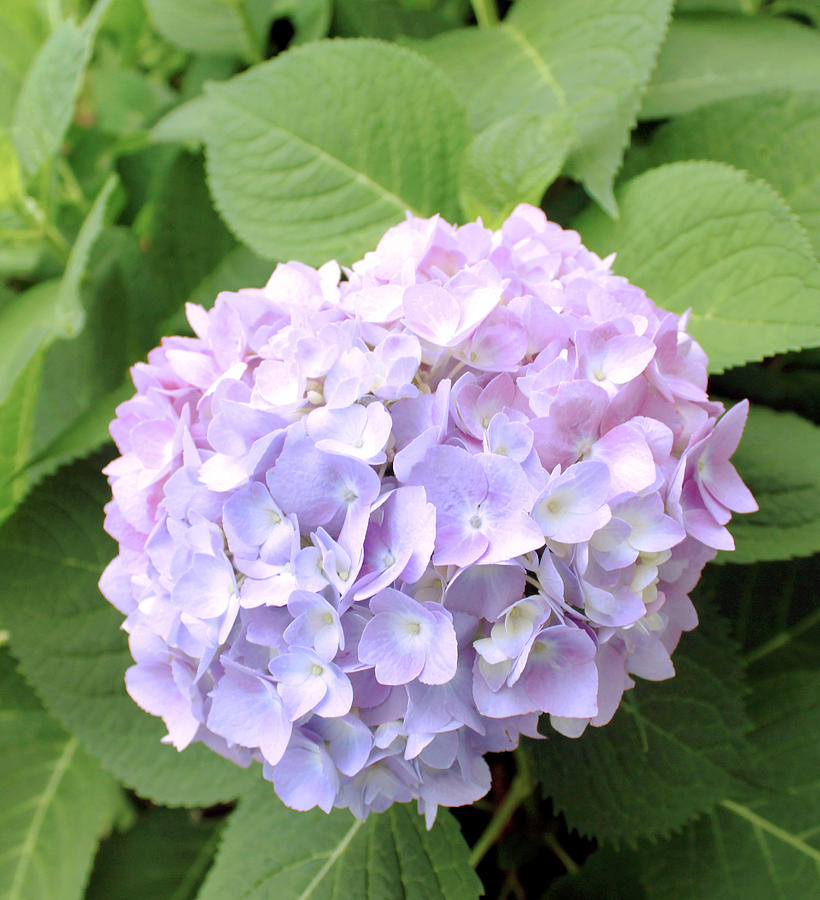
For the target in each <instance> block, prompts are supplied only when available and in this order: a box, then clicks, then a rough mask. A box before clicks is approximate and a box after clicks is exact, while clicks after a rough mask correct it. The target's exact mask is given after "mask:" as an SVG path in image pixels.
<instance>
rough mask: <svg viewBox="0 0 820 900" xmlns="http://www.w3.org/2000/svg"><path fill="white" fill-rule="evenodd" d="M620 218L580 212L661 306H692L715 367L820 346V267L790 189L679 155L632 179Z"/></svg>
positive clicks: (621, 268) (625, 271)
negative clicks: (789, 201) (787, 196)
mask: <svg viewBox="0 0 820 900" xmlns="http://www.w3.org/2000/svg"><path fill="white" fill-rule="evenodd" d="M618 203H619V206H620V210H621V216H620V219H619V220H618V221H617V222H613V221H612V220H610V219H609V218H607V217H606V216H605V215H603V214H602V213H601V212H600V211H599V210H595V209H590V210H589V211H587V212H586V213H582V214H581V216H580V217H579V218H577V219H576V220H575V222H574V223H573V226H574V227H575V228H577V229H578V230H579V231H580V232H581V236H582V238H583V240H584V242H585V243H586V244H587V245H588V246H590V247H591V248H592V249H593V250H595V251H596V252H598V253H600V254H601V255H602V256H603V255H606V254H609V253H612V252H613V251H616V252H617V254H618V256H617V259H616V261H615V271H616V272H617V273H618V274H620V275H626V276H627V277H628V278H629V279H630V281H632V282H633V283H635V284H637V285H639V286H640V287H642V288H643V289H644V290H645V291H646V292H647V294H649V296H650V297H652V299H653V300H654V301H655V302H656V303H657V304H658V305H659V306H661V307H663V308H665V309H669V310H672V311H673V312H677V313H682V312H684V311H685V310H687V309H690V308H691V310H692V315H691V319H690V323H691V332H692V334H693V335H694V336H695V337H696V338H697V340H698V341H699V342H700V343H701V344H702V346H703V349H704V350H705V351H706V353H707V354H708V355H709V365H710V371H712V372H720V371H722V370H723V369H725V368H728V367H730V366H734V365H738V364H740V363H743V362H747V361H750V360H757V359H761V358H763V357H765V356H771V355H773V354H775V353H779V352H782V351H784V350H790V349H796V348H799V347H816V346H818V345H820V267H818V264H817V260H816V259H815V258H814V254H813V252H812V248H811V245H810V244H809V241H808V239H807V237H806V234H805V232H804V231H803V230H802V229H801V228H800V226H799V225H798V224H797V222H796V221H795V219H794V216H793V214H792V213H791V212H790V211H789V209H788V208H787V207H786V205H785V203H784V202H783V200H782V198H781V197H779V196H778V194H777V193H776V192H775V191H774V190H773V189H772V188H770V187H769V186H768V185H767V184H765V183H763V182H760V181H754V180H752V179H750V178H749V176H748V175H746V174H744V173H742V172H738V171H736V170H734V169H732V168H730V167H729V166H726V165H723V164H722V163H713V162H691V163H674V164H672V165H668V166H661V167H660V168H657V169H652V170H650V171H649V172H645V173H644V174H643V175H639V176H638V177H637V178H633V179H632V180H631V181H628V182H627V183H626V184H625V185H623V187H622V188H621V189H620V190H619V192H618Z"/></svg>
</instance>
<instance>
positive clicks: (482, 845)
mask: <svg viewBox="0 0 820 900" xmlns="http://www.w3.org/2000/svg"><path fill="white" fill-rule="evenodd" d="M515 759H516V763H517V765H518V771H517V772H516V775H515V778H513V781H512V784H511V785H510V789H509V790H508V791H507V794H506V796H505V797H504V799H503V800H502V801H501V805H500V806H499V807H498V809H496V811H495V812H494V813H493V817H492V818H491V819H490V822H489V824H488V825H487V827H486V828H485V829H484V831H483V832H482V833H481V837H479V839H478V840H477V841H476V843H475V845H474V846H473V849H472V850H471V851H470V865H471V866H472V867H473V868H476V866H477V865H478V864H479V863H480V862H481V860H482V859H484V856H485V855H486V853H487V851H488V850H489V849H490V847H492V845H493V844H494V843H495V842H496V841H497V840H498V838H499V837H500V836H501V834H502V832H503V831H504V829H505V828H506V827H507V825H508V823H509V821H510V819H512V817H513V816H514V815H515V811H516V810H517V809H518V807H519V806H520V805H521V804H522V803H523V802H524V801H525V800H526V799H527V797H529V796H530V794H531V793H532V789H533V778H532V770H531V769H530V761H529V759H528V758H527V755H526V753H524V752H523V750H521V749H520V748H519V750H517V751H516V754H515Z"/></svg>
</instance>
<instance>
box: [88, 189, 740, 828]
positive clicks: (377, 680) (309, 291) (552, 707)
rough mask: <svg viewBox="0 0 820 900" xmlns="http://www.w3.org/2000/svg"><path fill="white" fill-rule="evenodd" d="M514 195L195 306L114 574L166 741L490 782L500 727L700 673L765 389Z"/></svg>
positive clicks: (376, 797) (414, 781)
mask: <svg viewBox="0 0 820 900" xmlns="http://www.w3.org/2000/svg"><path fill="white" fill-rule="evenodd" d="M610 264H611V260H603V261H602V260H601V259H599V258H598V257H597V256H596V255H595V254H594V253H591V252H590V251H588V250H587V249H585V248H584V247H583V246H582V244H581V242H580V239H579V237H578V235H577V234H576V233H574V232H571V231H565V230H562V229H561V228H559V227H558V226H557V225H555V224H553V223H550V222H548V221H547V220H546V218H545V217H544V215H543V213H542V212H541V211H540V210H537V209H535V208H533V207H530V206H520V207H518V208H517V209H516V210H515V211H514V212H513V213H512V215H511V216H510V217H509V219H508V220H507V221H506V222H505V223H504V225H503V226H502V228H501V229H500V230H498V231H495V232H493V231H490V230H488V229H486V228H485V227H483V225H482V224H481V223H480V222H478V223H470V224H467V225H464V226H462V227H458V228H457V227H455V226H452V225H450V224H448V223H447V222H444V221H442V220H441V219H440V218H438V217H434V218H432V219H427V220H424V219H417V218H411V217H408V219H407V221H405V222H403V223H402V224H401V225H399V226H397V227H395V228H392V229H391V230H390V231H388V232H387V233H386V234H385V235H384V237H383V238H382V240H381V241H380V243H379V245H378V248H377V249H376V251H375V252H372V253H368V254H366V255H365V257H364V259H363V260H361V261H359V262H357V263H355V264H354V265H353V266H352V267H351V269H349V270H348V269H346V270H345V276H346V277H345V278H344V280H342V275H341V271H340V268H339V266H338V265H337V264H336V263H335V262H329V263H327V264H326V265H324V266H322V267H321V268H320V269H318V270H316V269H313V268H310V267H308V266H305V265H302V264H301V263H296V262H291V263H287V264H285V265H279V266H277V268H276V270H275V271H274V273H273V275H272V276H271V278H270V280H269V281H268V283H267V285H266V286H265V287H264V288H262V289H259V290H241V291H239V292H237V293H227V292H226V293H222V294H220V295H219V297H218V298H217V300H216V304H215V306H214V308H213V309H212V310H210V311H205V310H204V309H202V308H201V307H199V306H194V305H189V306H188V318H189V321H190V324H191V326H192V328H193V331H194V332H195V335H196V336H195V337H190V338H188V337H174V338H170V339H166V340H164V341H163V343H162V345H161V347H159V348H157V349H155V350H154V351H152V352H151V354H150V355H149V357H148V362H147V364H139V365H137V366H135V367H134V369H133V378H134V383H135V385H136V388H137V393H136V395H135V396H134V397H133V399H131V400H129V401H127V402H126V403H124V404H122V405H121V406H120V407H119V409H118V411H117V418H116V420H115V421H114V422H113V423H112V425H111V433H112V435H113V437H114V439H115V440H116V442H117V445H118V446H119V449H120V451H121V453H122V456H121V457H120V458H118V459H116V460H115V461H114V462H112V463H111V464H110V465H109V466H108V468H107V469H106V473H107V474H108V476H109V478H110V482H111V486H112V490H113V501H112V502H111V503H110V504H109V505H108V507H107V519H106V527H107V530H108V531H109V532H110V534H112V535H113V536H114V537H115V538H116V539H117V540H118V541H119V545H120V551H119V555H118V556H117V558H116V559H115V560H114V561H113V562H112V563H111V564H110V565H109V566H108V568H107V569H106V571H105V573H104V575H103V577H102V580H101V589H102V591H103V593H104V594H105V596H106V597H107V598H108V600H110V601H111V603H113V604H114V605H115V606H116V607H117V609H119V610H120V611H121V612H122V613H123V614H124V615H125V616H126V620H125V623H124V628H125V629H126V631H127V632H128V634H129V637H130V647H131V652H132V654H133V657H134V659H135V661H136V664H135V665H134V666H133V667H131V668H130V669H129V670H128V672H127V674H126V684H127V688H128V691H129V693H130V694H131V696H132V697H133V698H134V700H135V701H136V702H137V703H138V704H139V705H140V706H141V707H143V708H144V709H145V710H147V711H148V712H150V713H152V714H154V715H157V716H161V717H162V718H163V720H164V721H165V724H166V726H167V728H168V736H167V738H166V740H167V741H169V742H170V743H172V744H173V745H174V746H176V747H177V748H178V749H182V748H184V747H185V746H186V745H188V744H189V743H191V742H192V741H203V742H205V743H206V744H207V745H208V746H209V747H211V748H212V749H214V750H215V751H217V752H218V753H221V754H223V755H225V756H227V757H229V758H231V759H233V760H235V761H236V762H238V763H240V764H242V765H247V764H249V763H250V761H251V760H258V761H260V762H261V763H262V766H263V772H264V777H265V778H266V779H268V780H270V781H272V782H273V786H274V789H275V790H276V792H277V793H278V794H279V796H280V797H281V798H282V799H283V800H284V802H285V803H286V804H288V805H289V806H291V807H293V808H295V809H301V810H304V809H309V808H311V807H314V806H319V807H321V808H322V809H324V810H326V811H328V810H330V809H331V808H332V807H334V806H337V807H347V808H349V809H351V810H352V812H353V813H354V815H356V816H360V817H361V816H365V815H367V813H368V812H369V811H371V810H377V811H379V810H383V809H385V808H386V807H388V806H389V805H390V804H392V803H393V802H397V801H398V802H402V801H408V800H411V799H415V800H417V801H418V805H419V809H420V811H421V812H423V813H424V814H425V815H426V817H427V820H428V823H429V822H431V821H432V819H433V818H434V816H435V813H436V810H437V808H438V806H439V805H445V806H453V805H460V804H465V803H470V802H472V801H474V800H476V799H477V798H479V797H481V796H482V795H483V794H484V793H485V792H486V791H487V790H488V788H489V784H490V778H489V772H488V768H487V765H486V764H485V762H484V760H483V758H482V754H484V753H485V752H487V751H498V750H507V749H512V748H513V747H515V746H516V745H517V743H518V740H519V736H520V735H521V734H525V735H529V736H532V737H536V736H537V735H538V732H537V724H538V719H539V716H540V715H541V714H544V713H546V714H547V715H548V717H549V722H550V723H551V725H552V727H553V728H555V729H556V730H558V731H559V732H561V733H563V734H565V735H568V736H578V735H580V734H581V733H582V732H583V731H584V729H585V727H586V726H587V725H588V724H592V725H595V726H598V725H603V724H605V723H606V722H607V721H609V719H610V718H611V717H612V715H613V713H614V712H615V710H616V709H617V707H618V704H619V702H620V699H621V696H622V694H623V692H624V690H626V689H628V688H630V687H631V686H632V685H633V684H634V682H633V681H632V679H631V677H630V676H632V675H637V676H640V677H643V678H649V679H663V678H668V677H670V676H672V675H673V674H674V669H673V665H672V662H671V660H670V653H671V651H672V650H673V649H674V647H675V645H676V643H677V641H678V639H679V637H680V634H681V632H682V631H685V630H688V629H691V628H693V627H694V626H695V625H696V623H697V617H696V614H695V611H694V609H693V607H692V605H691V603H690V601H689V599H688V597H687V593H688V592H689V591H690V590H691V589H692V587H693V586H694V585H695V584H696V582H697V580H698V578H699V576H700V573H701V570H702V569H703V566H704V565H705V563H706V562H707V561H708V560H709V559H711V558H712V557H713V556H714V554H715V551H716V550H717V549H730V548H731V547H732V539H731V537H730V535H729V532H728V531H727V530H726V527H725V526H726V523H727V522H728V520H729V518H730V510H735V511H739V512H748V511H751V510H754V509H755V508H756V505H755V502H754V500H753V498H752V496H751V494H750V493H749V491H748V490H747V489H746V487H745V486H744V485H743V483H742V482H741V480H740V478H739V477H738V475H737V473H736V472H735V470H734V468H733V467H732V465H731V464H730V462H729V461H728V460H729V457H730V456H731V454H732V453H733V451H734V450H735V448H736V446H737V444H738V441H739V439H740V435H741V432H742V430H743V426H744V422H745V418H746V411H747V405H746V404H745V403H741V404H738V405H736V406H735V407H734V408H732V409H731V410H729V411H728V412H726V413H724V411H723V407H722V405H721V404H720V403H715V402H713V401H710V400H709V399H708V397H707V395H706V390H705V389H706V367H705V363H706V359H705V356H704V353H703V351H702V350H701V349H700V347H699V346H698V345H697V343H696V342H695V341H694V340H693V339H692V338H691V337H690V336H689V335H688V334H687V333H686V331H685V326H686V317H685V316H683V317H678V316H676V315H673V314H670V313H667V312H664V311H662V310H660V309H658V308H657V307H656V306H655V305H654V303H653V302H652V301H651V300H650V299H648V298H647V296H646V295H645V293H644V292H643V291H642V290H640V289H639V288H637V287H635V286H633V285H631V284H629V283H628V282H627V281H626V280H625V279H623V278H620V277H617V276H615V275H613V274H612V273H611V271H610Z"/></svg>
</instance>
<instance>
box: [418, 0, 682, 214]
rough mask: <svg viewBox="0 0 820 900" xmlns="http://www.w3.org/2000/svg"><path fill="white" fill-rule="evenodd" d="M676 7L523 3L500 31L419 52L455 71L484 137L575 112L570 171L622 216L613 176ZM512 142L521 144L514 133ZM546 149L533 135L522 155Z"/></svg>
mask: <svg viewBox="0 0 820 900" xmlns="http://www.w3.org/2000/svg"><path fill="white" fill-rule="evenodd" d="M670 6H671V3H669V2H667V0H651V2H647V0H605V2H602V0H551V2H550V3H544V2H543V0H518V2H517V3H516V4H515V6H514V7H513V8H512V10H511V11H510V13H509V15H508V16H507V17H506V18H505V20H504V21H503V23H501V24H500V25H499V26H498V27H496V28H493V29H489V28H481V29H478V28H468V29H461V30H459V31H452V32H447V33H445V34H443V35H440V36H438V37H436V38H434V39H433V40H432V41H429V42H427V43H425V44H422V43H419V44H414V46H416V47H417V48H418V49H419V50H420V51H421V52H423V53H425V54H426V55H427V56H428V57H429V58H430V59H432V60H433V62H435V63H436V64H437V65H438V66H439V67H440V68H441V69H442V70H443V71H444V72H445V73H446V74H447V76H448V78H449V79H450V81H451V83H452V84H453V85H454V87H455V88H456V91H457V93H458V94H459V96H461V97H462V98H463V100H464V102H465V105H466V107H467V112H468V117H469V123H470V127H471V129H472V131H473V132H474V133H476V134H479V135H480V134H481V132H483V131H484V130H485V129H486V128H488V127H490V126H492V125H495V124H496V123H498V122H501V121H503V120H505V119H508V118H509V117H511V116H519V117H521V116H544V117H549V116H552V115H554V114H555V113H556V112H564V113H566V114H567V127H566V137H568V138H569V139H570V149H569V155H568V156H567V158H566V162H565V163H564V166H563V171H565V172H566V173H567V174H569V175H571V176H572V177H574V178H577V179H578V180H579V181H582V182H583V183H584V185H585V187H586V188H587V190H588V191H589V193H590V194H591V195H592V196H593V197H594V198H595V200H597V201H598V203H600V204H601V205H602V206H603V207H604V208H605V209H607V210H608V211H609V212H610V213H613V214H614V212H615V209H616V207H615V201H614V198H613V196H612V179H613V177H614V175H615V172H616V171H617V169H618V166H619V165H620V162H621V156H622V155H623V151H624V148H625V147H626V144H627V140H628V137H629V131H630V129H631V128H632V126H633V125H634V123H635V116H636V114H637V112H638V107H639V105H640V98H641V94H642V92H643V89H644V86H645V84H646V81H647V79H648V78H649V74H650V72H651V70H652V66H653V63H654V61H655V56H656V54H657V52H658V47H659V46H660V43H661V40H662V39H663V34H664V30H665V28H666V22H667V18H668V16H669V9H670ZM508 140H509V141H510V142H511V143H512V142H517V141H519V140H520V138H519V135H518V134H517V132H516V130H515V129H514V128H513V129H511V130H510V132H509V134H508ZM545 151H546V152H547V153H549V152H550V150H549V147H548V145H547V144H545V142H544V141H543V139H542V140H532V135H530V136H529V140H527V142H526V144H525V145H524V146H523V147H522V146H517V147H516V150H515V152H516V154H518V155H522V154H526V155H527V157H528V159H529V161H530V164H531V165H532V166H533V167H536V166H538V165H539V163H540V161H541V158H542V156H543V155H544V153H545ZM547 185H548V182H544V183H543V184H542V185H541V192H542V193H543V191H544V190H545V189H546V187H547ZM508 199H509V200H510V201H512V202H513V203H514V202H515V201H516V200H518V199H525V198H524V197H519V198H516V197H514V196H512V197H509V198H508Z"/></svg>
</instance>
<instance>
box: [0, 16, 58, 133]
mask: <svg viewBox="0 0 820 900" xmlns="http://www.w3.org/2000/svg"><path fill="white" fill-rule="evenodd" d="M42 7H43V4H40V3H32V0H4V2H3V3H2V4H0V34H2V35H3V52H2V53H1V54H0V125H3V126H6V125H10V124H11V120H12V117H13V115H14V104H15V100H16V99H17V94H18V92H19V90H20V85H21V84H22V82H23V79H24V78H25V75H26V72H27V71H28V69H29V66H30V65H31V61H32V59H33V58H34V55H35V54H36V53H37V50H38V48H39V47H40V45H41V44H42V42H43V41H44V40H45V39H46V36H47V34H48V25H47V17H46V15H45V12H46V11H45V10H44V9H43V8H42Z"/></svg>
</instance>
